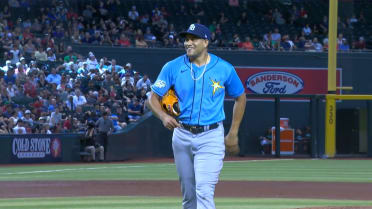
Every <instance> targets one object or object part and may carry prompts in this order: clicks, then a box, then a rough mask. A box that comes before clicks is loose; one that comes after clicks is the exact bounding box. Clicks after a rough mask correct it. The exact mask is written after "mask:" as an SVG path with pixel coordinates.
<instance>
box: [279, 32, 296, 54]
mask: <svg viewBox="0 0 372 209" xmlns="http://www.w3.org/2000/svg"><path fill="white" fill-rule="evenodd" d="M294 48H295V44H294V43H293V41H292V40H291V39H289V35H288V34H285V35H283V38H282V41H281V42H280V50H284V51H292V50H293V49H294Z"/></svg>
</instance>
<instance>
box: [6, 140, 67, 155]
mask: <svg viewBox="0 0 372 209" xmlns="http://www.w3.org/2000/svg"><path fill="white" fill-rule="evenodd" d="M61 149H62V148H61V142H60V140H59V139H53V140H51V139H50V138H14V139H13V142H12V154H13V155H14V156H16V157H17V158H19V159H22V158H45V157H47V156H48V155H51V154H52V152H54V153H55V154H54V155H53V156H55V157H60V156H61Z"/></svg>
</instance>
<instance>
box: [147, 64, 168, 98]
mask: <svg viewBox="0 0 372 209" xmlns="http://www.w3.org/2000/svg"><path fill="white" fill-rule="evenodd" d="M172 82H173V81H172V67H171V63H170V62H168V63H167V64H165V65H164V66H163V68H162V69H161V71H160V74H159V76H158V78H157V79H156V81H155V82H154V84H153V85H152V86H151V90H152V91H153V92H155V93H156V94H157V95H159V96H161V97H162V96H164V94H165V93H166V92H167V91H168V90H169V88H170V87H171V86H172Z"/></svg>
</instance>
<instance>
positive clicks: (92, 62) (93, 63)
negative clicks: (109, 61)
mask: <svg viewBox="0 0 372 209" xmlns="http://www.w3.org/2000/svg"><path fill="white" fill-rule="evenodd" d="M86 63H87V67H88V71H89V70H91V69H97V66H98V61H97V59H96V57H95V56H94V54H93V52H89V57H88V59H87V61H86Z"/></svg>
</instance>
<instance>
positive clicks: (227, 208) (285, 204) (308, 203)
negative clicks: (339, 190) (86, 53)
mask: <svg viewBox="0 0 372 209" xmlns="http://www.w3.org/2000/svg"><path fill="white" fill-rule="evenodd" d="M215 200H216V206H217V208H222V209H290V208H303V207H320V206H372V201H355V200H320V199H276V198H216V199H215ZM46 208H48V209H49V208H53V209H103V208H104V209H174V208H181V198H180V197H146V196H130V197H128V196H107V197H102V196H96V197H65V198H62V197H58V198H10V199H0V209H46Z"/></svg>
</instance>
